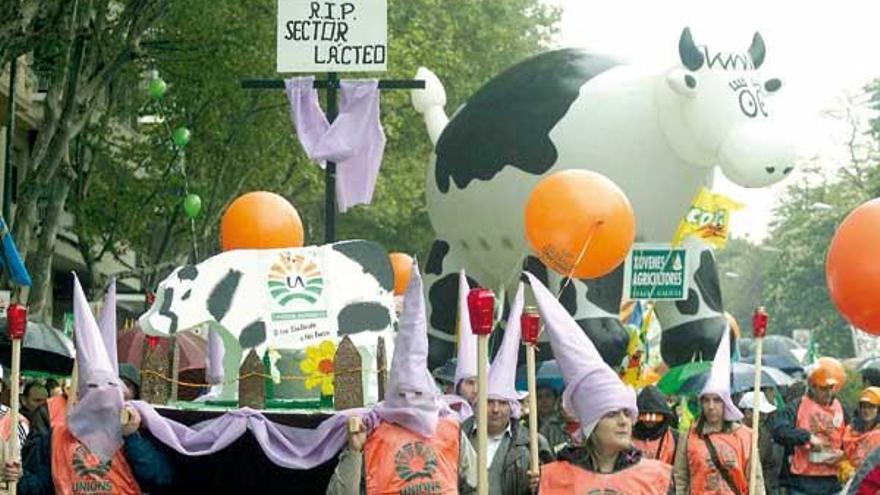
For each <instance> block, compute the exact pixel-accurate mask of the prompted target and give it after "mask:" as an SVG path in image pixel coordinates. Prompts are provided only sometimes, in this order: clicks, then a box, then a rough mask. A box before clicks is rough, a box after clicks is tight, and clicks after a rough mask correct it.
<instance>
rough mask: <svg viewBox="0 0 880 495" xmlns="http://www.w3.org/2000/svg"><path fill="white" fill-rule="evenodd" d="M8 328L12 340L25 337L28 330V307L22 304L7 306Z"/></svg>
mask: <svg viewBox="0 0 880 495" xmlns="http://www.w3.org/2000/svg"><path fill="white" fill-rule="evenodd" d="M6 330H7V332H8V333H9V339H10V340H20V339H23V338H24V332H25V331H26V330H27V308H26V307H25V306H22V305H21V304H10V305H9V307H8V308H6Z"/></svg>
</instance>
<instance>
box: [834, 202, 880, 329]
mask: <svg viewBox="0 0 880 495" xmlns="http://www.w3.org/2000/svg"><path fill="white" fill-rule="evenodd" d="M877 246H880V199H873V200H871V201H868V202H867V203H864V204H863V205H861V206H859V207H858V208H856V209H855V210H853V211H852V212H851V213H850V214H849V215H848V216H847V217H846V219H844V220H843V223H841V224H840V226H839V227H838V228H837V232H835V233H834V238H833V239H831V247H830V248H829V249H828V258H827V259H826V261H825V278H826V281H827V283H828V292H829V293H830V294H831V300H832V301H834V305H835V306H837V310H838V311H840V313H841V314H842V315H843V317H844V318H846V319H847V321H849V322H850V324H852V325H853V326H854V327H856V328H858V329H860V330H863V331H865V332H868V333H870V334H873V335H880V256H878V251H877Z"/></svg>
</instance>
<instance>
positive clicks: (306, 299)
mask: <svg viewBox="0 0 880 495" xmlns="http://www.w3.org/2000/svg"><path fill="white" fill-rule="evenodd" d="M323 265H324V260H323V256H321V252H320V249H316V248H314V247H307V248H302V249H298V250H296V251H282V252H281V253H279V254H278V255H277V257H276V258H275V260H274V262H273V263H272V264H271V265H270V266H269V270H268V274H267V276H266V288H267V289H268V290H269V295H270V296H271V301H272V303H271V320H270V322H269V335H270V337H271V339H270V340H271V341H272V342H273V344H274V345H275V346H279V345H280V346H281V347H290V348H299V347H300V346H303V345H309V344H312V343H314V342H317V341H320V340H323V339H326V338H336V328H335V325H334V320H333V319H332V318H328V311H327V290H326V287H325V282H324V277H323V275H322V266H323Z"/></svg>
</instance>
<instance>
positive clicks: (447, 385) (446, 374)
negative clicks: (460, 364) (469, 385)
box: [431, 358, 456, 394]
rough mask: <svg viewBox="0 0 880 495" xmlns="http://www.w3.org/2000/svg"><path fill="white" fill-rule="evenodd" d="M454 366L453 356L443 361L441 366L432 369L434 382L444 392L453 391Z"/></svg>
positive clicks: (449, 392)
mask: <svg viewBox="0 0 880 495" xmlns="http://www.w3.org/2000/svg"><path fill="white" fill-rule="evenodd" d="M455 366H456V364H455V358H450V359H449V360H448V361H446V362H445V363H443V366H439V367H437V368H434V371H432V372H431V376H433V377H434V382H436V383H437V388H439V389H440V391H441V392H443V393H444V394H454V393H455Z"/></svg>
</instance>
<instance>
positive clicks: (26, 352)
mask: <svg viewBox="0 0 880 495" xmlns="http://www.w3.org/2000/svg"><path fill="white" fill-rule="evenodd" d="M74 356H75V354H74V347H73V342H72V341H71V340H70V339H69V338H68V337H67V336H66V335H64V333H62V332H60V331H58V330H55V329H54V328H52V327H50V326H49V325H46V324H45V323H36V322H33V321H29V322H28V324H27V331H26V332H25V334H24V342H22V346H21V370H22V371H33V372H40V373H50V374H53V375H69V374H71V372H72V371H73V360H74ZM11 363H12V342H11V341H10V340H9V335H8V332H7V330H6V318H2V319H0V364H3V366H6V367H7V368H9V367H11V366H12V364H11Z"/></svg>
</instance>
